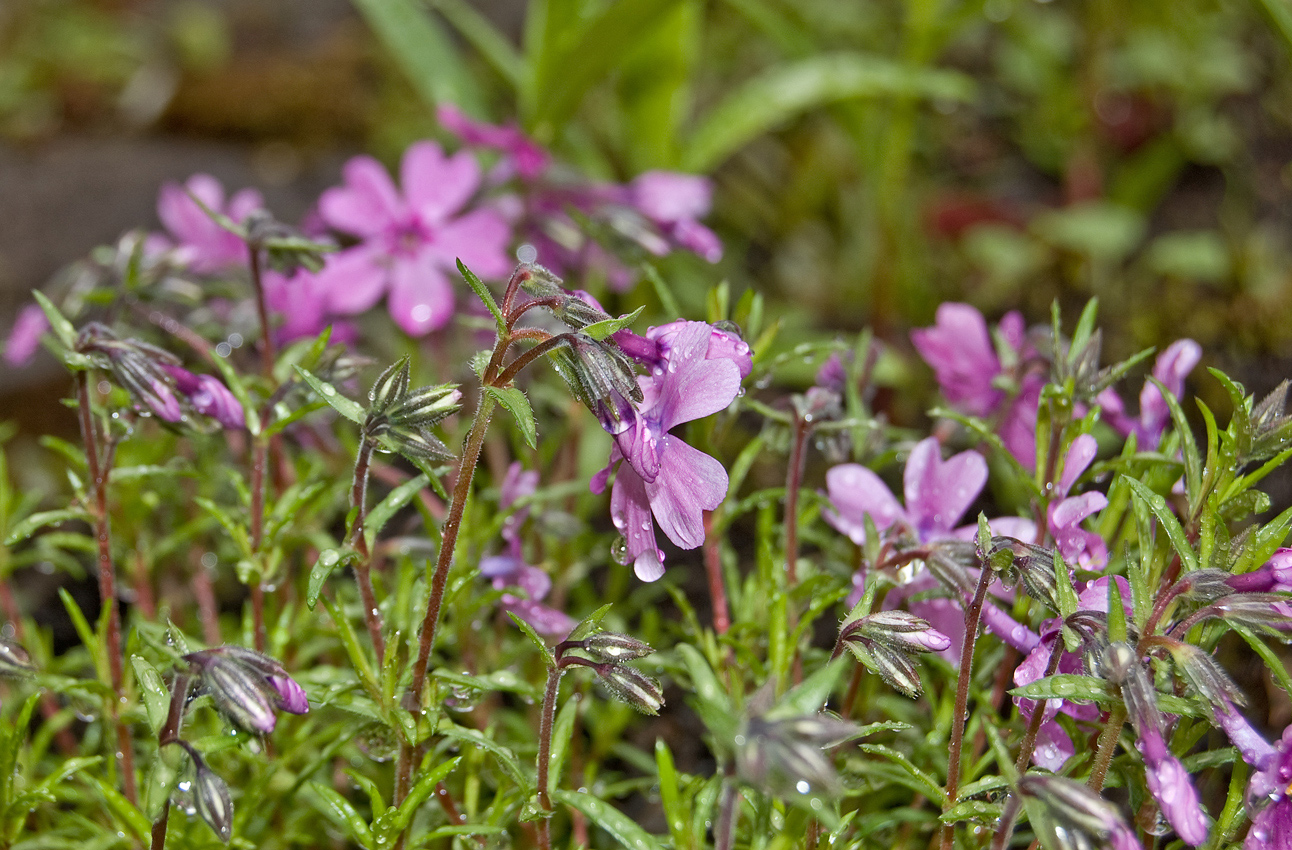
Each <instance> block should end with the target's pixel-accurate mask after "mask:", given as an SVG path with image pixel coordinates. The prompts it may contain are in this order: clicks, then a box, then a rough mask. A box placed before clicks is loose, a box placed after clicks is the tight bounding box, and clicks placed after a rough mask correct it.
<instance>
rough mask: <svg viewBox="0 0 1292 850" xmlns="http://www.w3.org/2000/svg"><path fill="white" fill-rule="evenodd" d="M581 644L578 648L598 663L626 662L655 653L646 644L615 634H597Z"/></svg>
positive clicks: (633, 638)
mask: <svg viewBox="0 0 1292 850" xmlns="http://www.w3.org/2000/svg"><path fill="white" fill-rule="evenodd" d="M582 644H583V645H582V646H581V647H579V648H580V649H582V650H584V651H585V652H587V653H588V654H589V655H590V656H592V658H593V659H594V660H596V661H599V662H620V661H628V660H631V659H634V658H642V657H644V656H647V655H650V654H651V653H652V652H654V651H655V650H654V649H652V648H651V646H650V644H648V643H645V642H643V641H640V640H638V639H637V638H635V637H629V636H628V635H622V634H617V633H615V632H598V633H597V634H595V635H593V636H592V637H590V638H588V639H587V640H585V641H582Z"/></svg>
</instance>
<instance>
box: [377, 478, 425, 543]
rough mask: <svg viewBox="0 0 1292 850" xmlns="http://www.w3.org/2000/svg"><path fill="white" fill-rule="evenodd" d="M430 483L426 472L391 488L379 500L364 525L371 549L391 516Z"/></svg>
mask: <svg viewBox="0 0 1292 850" xmlns="http://www.w3.org/2000/svg"><path fill="white" fill-rule="evenodd" d="M429 483H430V478H428V477H427V475H426V474H425V473H422V474H421V475H418V476H417V477H415V478H410V479H409V480H407V481H405V482H404V483H403V484H400V485H399V486H398V487H396V488H395V489H394V490H391V491H390V493H388V494H387V495H386V498H384V499H382V500H381V501H380V502H378V503H377V506H376V507H374V508H373V509H372V510H371V511H369V512H368V521H367V523H366V524H365V526H364V537H365V539H367V541H368V548H369V549H372V546H373V543H374V542H376V540H377V534H378V533H379V532H380V531H381V529H382V528H383V527H384V526H385V525H386V523H388V522H390V518H391V517H392V516H394V515H395V514H396V513H398V512H399V510H400V509H401V508H403V507H404V506H405V505H407V504H408V503H409V502H410V501H412V500H413V497H414V496H416V495H417V494H418V493H419V492H421V490H422V488H423V487H425V486H426V485H427V484H429Z"/></svg>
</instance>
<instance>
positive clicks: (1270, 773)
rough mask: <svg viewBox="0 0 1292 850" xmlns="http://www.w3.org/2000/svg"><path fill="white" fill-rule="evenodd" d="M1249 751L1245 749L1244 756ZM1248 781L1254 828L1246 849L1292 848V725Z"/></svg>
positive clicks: (1245, 842) (1249, 802) (1282, 849)
mask: <svg viewBox="0 0 1292 850" xmlns="http://www.w3.org/2000/svg"><path fill="white" fill-rule="evenodd" d="M1246 755H1247V753H1246V752H1244V757H1246ZM1256 767H1257V770H1256V772H1255V773H1254V774H1252V778H1251V780H1250V781H1249V782H1248V783H1247V801H1246V802H1247V811H1248V813H1252V812H1255V814H1252V815H1251V818H1252V828H1251V830H1250V831H1249V832H1248V833H1247V840H1246V841H1244V842H1243V850H1290V848H1292V794H1289V788H1292V726H1289V727H1288V728H1286V729H1284V730H1283V737H1282V738H1281V739H1280V740H1279V742H1278V743H1277V744H1275V745H1274V748H1273V752H1271V753H1269V754H1267V755H1266V756H1265V757H1264V759H1263V760H1262V763H1261V764H1259V765H1256Z"/></svg>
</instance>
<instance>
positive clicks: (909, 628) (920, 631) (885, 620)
mask: <svg viewBox="0 0 1292 850" xmlns="http://www.w3.org/2000/svg"><path fill="white" fill-rule="evenodd" d="M843 631H844V632H845V633H846V636H845V638H844V640H854V639H855V640H862V641H879V642H881V643H885V644H887V645H889V646H891V647H892V648H893V649H898V650H901V651H903V652H942V651H943V650H946V649H950V648H951V638H949V637H947V636H946V635H944V634H942V632H940V631H938V630H937V629H935V628H933V626H932V624H930V623H929V621H928V620H925V619H924V618H922V617H917V616H915V615H914V614H912V613H910V612H909V611H879V612H876V613H874V614H867V615H866V616H864V617H860V618H858V619H856V620H854V621H852V622H851V623H849V624H847V625H845V626H844V628H843ZM854 636H855V637H854Z"/></svg>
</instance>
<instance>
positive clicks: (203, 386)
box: [158, 363, 246, 429]
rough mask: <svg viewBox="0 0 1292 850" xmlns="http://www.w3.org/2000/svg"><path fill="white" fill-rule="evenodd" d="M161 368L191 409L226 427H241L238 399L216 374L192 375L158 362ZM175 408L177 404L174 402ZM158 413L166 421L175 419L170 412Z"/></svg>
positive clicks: (241, 418) (240, 407) (242, 425)
mask: <svg viewBox="0 0 1292 850" xmlns="http://www.w3.org/2000/svg"><path fill="white" fill-rule="evenodd" d="M161 368H162V369H163V370H165V372H166V374H168V375H170V376H171V378H172V379H174V381H175V388H176V389H177V390H179V392H180V394H181V395H182V396H184V397H185V398H186V399H187V400H188V403H189V404H190V405H192V406H193V409H194V410H196V411H197V412H198V413H201V414H202V415H203V416H209V417H211V418H212V419H214V420H215V421H216V422H219V423H220V424H221V425H223V426H224V427H225V428H235V429H236V428H243V427H245V426H246V418H245V417H244V416H243V413H242V404H241V403H239V401H238V400H237V398H235V397H234V395H233V393H231V392H229V388H228V387H226V386H225V385H224V383H223V382H221V381H220V379H219V378H216V377H213V376H211V375H195V374H193V373H192V372H190V371H188V370H187V369H184V368H181V367H179V366H172V365H170V364H167V363H163V364H161ZM176 407H177V409H178V405H177V406H176ZM158 415H159V416H161V417H162V418H163V419H166V420H167V421H169V422H175V421H177V418H178V417H177V418H176V419H172V418H170V417H169V416H165V415H163V414H162V413H161V412H160V411H158Z"/></svg>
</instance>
